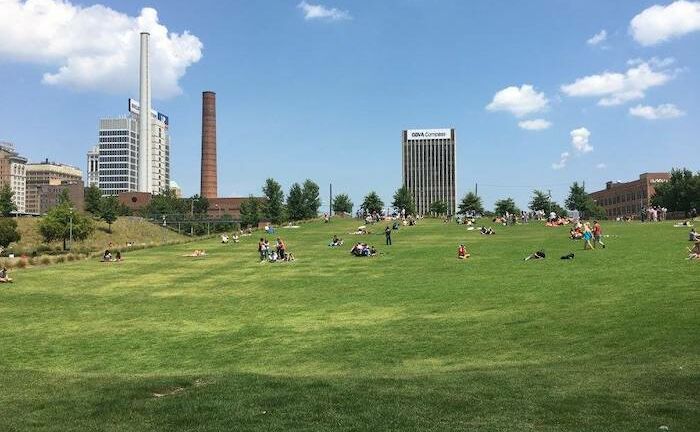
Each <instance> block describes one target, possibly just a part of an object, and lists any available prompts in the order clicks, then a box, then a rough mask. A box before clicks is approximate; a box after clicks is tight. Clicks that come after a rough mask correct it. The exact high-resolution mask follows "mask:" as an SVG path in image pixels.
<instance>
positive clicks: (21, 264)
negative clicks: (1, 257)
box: [17, 258, 27, 268]
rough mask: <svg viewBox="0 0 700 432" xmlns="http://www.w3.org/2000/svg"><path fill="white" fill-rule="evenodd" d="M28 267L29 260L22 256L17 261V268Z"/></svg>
mask: <svg viewBox="0 0 700 432" xmlns="http://www.w3.org/2000/svg"><path fill="white" fill-rule="evenodd" d="M25 267H27V260H26V259H24V258H20V259H19V261H17V268H25Z"/></svg>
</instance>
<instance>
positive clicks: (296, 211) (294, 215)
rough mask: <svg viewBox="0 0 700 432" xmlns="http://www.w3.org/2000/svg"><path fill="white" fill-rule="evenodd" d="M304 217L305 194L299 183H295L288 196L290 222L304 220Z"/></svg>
mask: <svg viewBox="0 0 700 432" xmlns="http://www.w3.org/2000/svg"><path fill="white" fill-rule="evenodd" d="M304 215H305V208H304V192H303V191H302V189H301V185H300V184H299V183H294V184H293V185H292V186H291V187H290V188H289V194H288V195H287V216H288V217H289V219H290V220H302V219H304Z"/></svg>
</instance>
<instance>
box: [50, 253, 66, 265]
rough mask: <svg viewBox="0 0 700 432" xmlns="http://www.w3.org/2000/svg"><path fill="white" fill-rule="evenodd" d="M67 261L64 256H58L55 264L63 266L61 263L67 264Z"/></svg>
mask: <svg viewBox="0 0 700 432" xmlns="http://www.w3.org/2000/svg"><path fill="white" fill-rule="evenodd" d="M65 261H66V257H64V256H63V255H58V256H57V257H56V258H55V259H54V260H53V262H54V263H56V264H61V263H63V262H65Z"/></svg>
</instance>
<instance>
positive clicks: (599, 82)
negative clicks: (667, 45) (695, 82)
mask: <svg viewBox="0 0 700 432" xmlns="http://www.w3.org/2000/svg"><path fill="white" fill-rule="evenodd" d="M637 61H638V60H633V61H632V62H635V64H632V65H631V66H632V67H631V68H630V69H628V70H627V72H625V73H618V72H604V73H602V74H599V75H589V76H586V77H583V78H579V79H577V80H576V81H575V82H573V83H571V84H565V85H563V86H561V90H562V91H563V92H564V93H565V94H566V95H568V96H576V97H590V96H596V97H599V96H602V98H601V99H600V100H599V101H598V105H602V106H612V105H620V104H623V103H625V102H628V101H631V100H635V99H642V98H644V96H645V93H644V92H645V91H646V90H647V89H649V88H652V87H656V86H660V85H664V84H666V83H667V82H668V81H670V80H671V79H673V73H672V72H671V71H668V70H664V69H663V67H665V66H667V65H668V64H670V63H669V61H670V62H672V59H665V60H658V59H652V60H649V61H647V62H641V63H636V62H637Z"/></svg>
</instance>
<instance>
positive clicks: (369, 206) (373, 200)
mask: <svg viewBox="0 0 700 432" xmlns="http://www.w3.org/2000/svg"><path fill="white" fill-rule="evenodd" d="M360 207H361V208H362V210H364V211H365V212H366V213H374V212H376V213H381V211H382V209H383V208H384V202H383V201H382V200H381V198H379V195H377V193H376V192H374V191H372V192H370V193H368V194H367V196H365V199H364V200H363V201H362V205H361V206H360Z"/></svg>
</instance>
